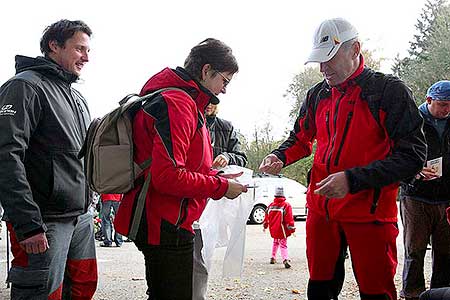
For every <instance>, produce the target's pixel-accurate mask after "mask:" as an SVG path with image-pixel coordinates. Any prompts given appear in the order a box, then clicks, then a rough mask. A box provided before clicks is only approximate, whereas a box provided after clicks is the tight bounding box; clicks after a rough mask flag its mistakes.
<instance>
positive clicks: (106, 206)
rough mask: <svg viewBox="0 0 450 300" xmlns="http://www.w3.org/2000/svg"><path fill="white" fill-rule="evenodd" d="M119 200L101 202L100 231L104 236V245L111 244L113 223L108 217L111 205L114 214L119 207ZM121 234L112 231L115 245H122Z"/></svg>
mask: <svg viewBox="0 0 450 300" xmlns="http://www.w3.org/2000/svg"><path fill="white" fill-rule="evenodd" d="M119 205H120V202H119V201H110V200H107V201H103V202H102V231H103V235H104V236H105V240H104V243H105V245H111V244H112V230H113V225H112V222H111V218H110V216H109V215H110V213H111V207H112V209H113V211H114V214H116V213H117V209H118V208H119ZM122 242H123V241H122V235H121V234H120V233H117V232H116V231H114V243H116V245H117V246H121V245H122Z"/></svg>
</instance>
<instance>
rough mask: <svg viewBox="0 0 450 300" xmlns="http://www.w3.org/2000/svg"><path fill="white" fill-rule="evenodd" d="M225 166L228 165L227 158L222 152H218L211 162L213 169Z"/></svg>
mask: <svg viewBox="0 0 450 300" xmlns="http://www.w3.org/2000/svg"><path fill="white" fill-rule="evenodd" d="M226 166H228V158H227V157H226V156H225V155H223V154H219V155H218V156H217V157H216V158H215V159H214V161H213V163H212V168H213V169H221V168H224V167H226Z"/></svg>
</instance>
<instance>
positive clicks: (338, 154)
mask: <svg viewBox="0 0 450 300" xmlns="http://www.w3.org/2000/svg"><path fill="white" fill-rule="evenodd" d="M352 117H353V111H350V112H349V113H348V115H347V121H346V122H345V127H344V132H343V133H342V139H341V144H340V145H339V149H338V152H337V154H336V157H335V159H334V165H335V166H337V165H338V162H339V157H340V156H341V152H342V147H343V146H344V142H345V138H346V137H347V133H348V129H349V128H350V122H351V120H352Z"/></svg>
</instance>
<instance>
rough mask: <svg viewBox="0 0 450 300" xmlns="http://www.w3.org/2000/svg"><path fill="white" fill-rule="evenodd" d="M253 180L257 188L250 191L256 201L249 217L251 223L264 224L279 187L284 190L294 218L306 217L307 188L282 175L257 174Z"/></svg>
mask: <svg viewBox="0 0 450 300" xmlns="http://www.w3.org/2000/svg"><path fill="white" fill-rule="evenodd" d="M253 180H254V186H256V188H254V189H252V190H249V191H248V193H253V198H254V199H255V205H254V206H253V210H252V212H251V213H250V216H249V221H250V223H253V224H262V222H263V221H264V216H265V211H266V208H267V207H268V206H269V204H270V203H272V202H273V199H274V195H275V188H276V187H278V186H282V187H283V188H284V196H285V197H286V201H287V202H289V203H290V204H291V206H292V214H293V215H294V218H305V217H306V214H307V208H306V187H305V186H304V185H302V184H300V183H298V182H297V181H295V180H292V179H289V178H286V177H283V176H282V175H278V176H276V175H267V174H257V175H255V176H254V177H253Z"/></svg>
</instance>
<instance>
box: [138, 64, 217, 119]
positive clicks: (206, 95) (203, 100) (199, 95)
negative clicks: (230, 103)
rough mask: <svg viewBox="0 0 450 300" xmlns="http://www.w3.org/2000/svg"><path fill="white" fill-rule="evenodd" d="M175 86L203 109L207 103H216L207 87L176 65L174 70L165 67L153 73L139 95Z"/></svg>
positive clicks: (215, 98)
mask: <svg viewBox="0 0 450 300" xmlns="http://www.w3.org/2000/svg"><path fill="white" fill-rule="evenodd" d="M168 87H176V88H180V89H182V90H184V91H185V92H186V93H188V94H189V95H190V96H191V98H192V99H194V101H195V103H196V104H197V107H198V108H199V109H201V110H202V111H204V110H205V108H206V106H207V105H208V104H209V103H213V104H218V103H219V102H220V101H219V98H217V97H216V96H215V95H214V94H213V93H211V92H210V91H209V90H208V89H206V88H205V87H203V86H202V85H201V84H200V83H198V82H197V81H196V80H195V79H193V78H192V77H191V76H190V75H189V74H188V73H187V72H186V71H185V70H184V69H183V68H181V67H178V68H176V69H175V70H173V69H170V68H165V69H163V70H162V71H160V72H159V73H157V74H155V75H153V76H152V77H151V78H150V79H149V80H147V82H146V83H145V85H144V87H143V88H142V90H141V92H140V95H141V96H143V95H146V94H149V93H151V92H154V91H156V90H159V89H163V88H168Z"/></svg>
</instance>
